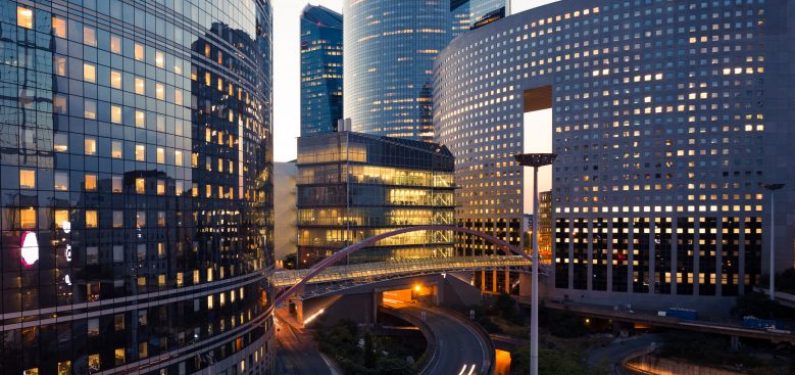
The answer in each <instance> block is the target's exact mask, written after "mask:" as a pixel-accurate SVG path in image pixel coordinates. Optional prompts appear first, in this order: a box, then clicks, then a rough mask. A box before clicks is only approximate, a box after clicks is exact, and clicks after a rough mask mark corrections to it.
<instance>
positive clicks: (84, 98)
mask: <svg viewBox="0 0 795 375" xmlns="http://www.w3.org/2000/svg"><path fill="white" fill-rule="evenodd" d="M0 46H1V47H0V54H2V57H0V81H2V88H3V90H2V95H0V113H2V115H1V116H0V172H1V173H2V179H0V197H1V198H0V199H2V212H1V213H0V230H1V231H0V233H1V234H2V237H1V238H0V273H1V274H2V278H0V296H2V298H1V299H0V329H2V336H0V373H3V374H58V375H61V374H90V373H97V372H106V371H110V372H125V371H136V372H140V373H146V374H150V373H151V374H187V373H194V372H198V371H207V372H209V373H214V374H228V373H240V374H259V373H264V372H265V371H267V370H268V368H269V363H270V362H271V359H272V355H273V350H272V346H271V345H272V344H271V336H272V321H271V317H270V315H269V313H268V311H269V307H270V306H269V303H270V294H269V293H268V289H267V279H266V275H267V272H268V270H270V269H271V268H272V264H273V259H272V244H271V241H272V198H271V191H272V184H271V169H272V160H271V159H272V157H271V154H272V140H271V139H272V136H271V132H272V125H271V102H272V100H271V99H272V98H271V76H272V71H271V8H270V3H269V2H268V1H263V0H238V1H224V2H210V1H205V0H190V1H173V0H147V1H127V0H82V1H78V0H72V1H36V2H30V1H19V2H16V1H3V2H0Z"/></svg>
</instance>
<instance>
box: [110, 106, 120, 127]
mask: <svg viewBox="0 0 795 375" xmlns="http://www.w3.org/2000/svg"><path fill="white" fill-rule="evenodd" d="M121 121H122V117H121V107H120V106H118V105H111V106H110V122H112V123H114V124H121Z"/></svg>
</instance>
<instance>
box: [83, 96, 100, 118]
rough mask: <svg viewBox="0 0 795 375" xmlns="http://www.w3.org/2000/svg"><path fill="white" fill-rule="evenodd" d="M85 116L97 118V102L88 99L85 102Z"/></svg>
mask: <svg viewBox="0 0 795 375" xmlns="http://www.w3.org/2000/svg"><path fill="white" fill-rule="evenodd" d="M83 117H85V118H86V119H89V120H96V119H97V102H95V101H93V100H88V99H86V100H85V101H84V102H83Z"/></svg>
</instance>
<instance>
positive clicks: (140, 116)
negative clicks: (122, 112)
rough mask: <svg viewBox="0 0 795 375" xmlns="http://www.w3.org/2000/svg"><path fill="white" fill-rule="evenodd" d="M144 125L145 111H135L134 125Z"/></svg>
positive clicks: (138, 126)
mask: <svg viewBox="0 0 795 375" xmlns="http://www.w3.org/2000/svg"><path fill="white" fill-rule="evenodd" d="M144 126H146V113H145V112H144V111H135V127H136V128H143V127H144Z"/></svg>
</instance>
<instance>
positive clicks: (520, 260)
mask: <svg viewBox="0 0 795 375" xmlns="http://www.w3.org/2000/svg"><path fill="white" fill-rule="evenodd" d="M529 266H530V261H529V260H527V259H526V258H525V257H523V256H521V255H494V256H485V257H475V256H469V257H451V258H429V259H412V260H402V261H391V262H376V263H362V264H351V265H342V266H331V267H328V268H325V269H324V270H323V271H321V272H320V273H318V274H317V275H315V276H314V277H312V278H311V279H309V280H308V281H307V283H308V284H321V283H337V282H342V281H350V280H356V281H357V283H371V282H376V281H382V280H386V279H391V278H396V277H410V276H420V275H427V274H434V273H442V272H462V271H480V270H487V269H505V268H523V267H529ZM310 271H311V269H302V270H281V271H276V272H275V273H274V274H273V275H272V276H271V277H270V283H271V285H273V286H275V287H289V286H293V285H296V284H298V283H299V282H300V281H301V280H304V279H305V278H306V276H307V275H308V274H309V273H310Z"/></svg>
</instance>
